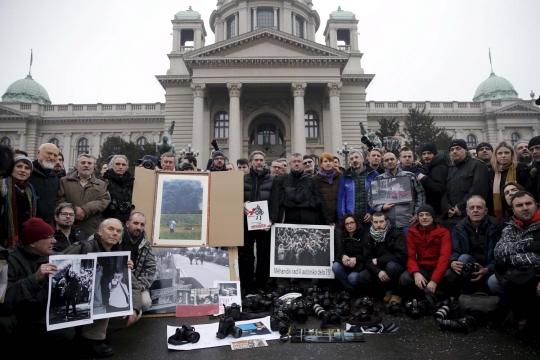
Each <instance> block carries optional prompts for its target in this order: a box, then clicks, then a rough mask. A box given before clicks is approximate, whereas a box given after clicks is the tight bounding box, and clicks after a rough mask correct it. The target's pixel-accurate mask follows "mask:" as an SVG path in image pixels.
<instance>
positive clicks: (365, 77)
mask: <svg viewBox="0 0 540 360" xmlns="http://www.w3.org/2000/svg"><path fill="white" fill-rule="evenodd" d="M374 77H375V74H358V75H353V74H347V75H342V76H341V81H342V82H364V83H366V86H368V85H369V84H370V83H371V81H372V80H373V78H374Z"/></svg>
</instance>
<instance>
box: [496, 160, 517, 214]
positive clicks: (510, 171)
mask: <svg viewBox="0 0 540 360" xmlns="http://www.w3.org/2000/svg"><path fill="white" fill-rule="evenodd" d="M505 171H506V172H507V174H506V179H505V183H507V182H509V181H516V167H515V166H512V164H509V165H508V166H500V167H499V168H498V170H497V171H496V172H495V179H493V210H494V212H495V216H496V217H498V218H499V219H502V218H503V216H504V214H503V206H502V202H503V201H504V197H503V196H501V181H502V174H503V173H504V172H505ZM502 185H504V184H502Z"/></svg>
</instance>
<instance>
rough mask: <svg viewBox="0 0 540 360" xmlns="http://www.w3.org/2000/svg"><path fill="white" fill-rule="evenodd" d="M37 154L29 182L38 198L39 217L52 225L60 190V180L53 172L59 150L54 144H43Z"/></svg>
mask: <svg viewBox="0 0 540 360" xmlns="http://www.w3.org/2000/svg"><path fill="white" fill-rule="evenodd" d="M36 154H37V159H36V160H34V161H33V165H34V167H33V170H32V174H31V175H30V178H29V179H28V182H29V183H30V184H32V186H33V187H34V190H36V195H37V196H38V202H37V217H40V218H42V219H43V221H45V222H46V223H47V224H50V223H52V221H53V220H54V208H55V207H56V197H57V196H58V190H59V189H60V180H58V177H57V176H56V173H55V172H54V171H53V169H54V164H55V163H56V158H57V157H58V148H57V147H56V145H54V144H50V143H47V144H42V145H41V146H40V147H39V149H38V150H37V152H36Z"/></svg>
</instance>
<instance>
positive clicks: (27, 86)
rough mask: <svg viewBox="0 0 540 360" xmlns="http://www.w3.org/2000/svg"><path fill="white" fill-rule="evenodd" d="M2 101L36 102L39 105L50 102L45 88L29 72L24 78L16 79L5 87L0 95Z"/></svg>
mask: <svg viewBox="0 0 540 360" xmlns="http://www.w3.org/2000/svg"><path fill="white" fill-rule="evenodd" d="M2 101H3V102H24V103H38V104H41V105H50V104H51V99H49V94H47V90H45V88H44V87H43V86H41V85H39V84H38V83H37V82H35V81H34V79H32V75H30V74H28V76H27V77H25V78H24V79H21V80H17V81H15V82H14V83H13V84H11V85H10V86H9V87H8V88H7V90H6V93H5V94H4V95H2Z"/></svg>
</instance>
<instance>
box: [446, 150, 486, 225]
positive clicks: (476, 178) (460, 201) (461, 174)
mask: <svg viewBox="0 0 540 360" xmlns="http://www.w3.org/2000/svg"><path fill="white" fill-rule="evenodd" d="M488 192H489V179H488V169H487V167H486V165H485V164H484V163H483V162H482V161H480V160H478V159H473V158H471V157H470V156H469V155H467V157H466V158H465V160H463V161H462V162H461V163H459V164H454V165H452V166H450V168H449V169H448V177H447V178H446V187H445V192H444V195H443V199H442V206H441V211H442V213H443V215H446V214H447V213H448V210H450V209H451V208H452V207H454V206H456V205H457V206H458V208H459V210H460V211H461V213H462V214H465V207H466V203H467V198H468V197H469V196H471V195H480V196H481V197H482V198H483V199H487V196H488Z"/></svg>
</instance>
